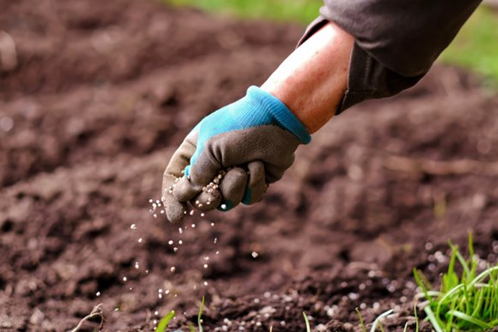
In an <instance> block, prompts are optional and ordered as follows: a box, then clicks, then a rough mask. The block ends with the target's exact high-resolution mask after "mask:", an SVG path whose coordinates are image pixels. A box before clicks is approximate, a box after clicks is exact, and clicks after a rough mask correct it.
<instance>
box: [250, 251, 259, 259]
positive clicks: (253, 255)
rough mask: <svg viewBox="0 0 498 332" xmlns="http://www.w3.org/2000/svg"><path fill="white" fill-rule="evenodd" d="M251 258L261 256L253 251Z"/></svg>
mask: <svg viewBox="0 0 498 332" xmlns="http://www.w3.org/2000/svg"><path fill="white" fill-rule="evenodd" d="M251 256H252V258H257V257H258V256H259V255H258V253H257V252H255V251H253V252H252V254H251Z"/></svg>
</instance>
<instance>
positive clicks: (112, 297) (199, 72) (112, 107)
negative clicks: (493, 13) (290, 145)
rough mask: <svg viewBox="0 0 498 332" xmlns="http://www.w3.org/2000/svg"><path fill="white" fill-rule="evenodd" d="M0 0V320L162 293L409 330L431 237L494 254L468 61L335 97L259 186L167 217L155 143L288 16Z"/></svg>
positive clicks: (484, 130)
mask: <svg viewBox="0 0 498 332" xmlns="http://www.w3.org/2000/svg"><path fill="white" fill-rule="evenodd" d="M0 8H2V11H1V12H0V30H2V31H4V33H3V35H1V36H3V37H2V38H4V39H3V40H5V38H6V37H5V33H7V34H8V36H10V37H9V38H11V40H13V41H14V43H15V49H14V52H12V45H11V44H9V43H5V42H4V43H0V44H1V45H2V46H1V47H3V48H0V53H2V52H3V54H10V56H11V57H12V56H13V57H14V58H13V59H14V63H15V66H12V61H11V62H8V60H5V59H7V58H8V57H3V58H1V59H3V60H2V61H3V62H4V63H0V69H1V71H0V188H1V189H0V195H1V196H0V197H1V199H0V253H1V254H0V331H53V330H54V331H64V330H68V329H71V328H74V327H75V326H76V325H77V324H78V322H80V320H81V319H82V318H83V317H85V316H86V315H88V314H89V313H90V312H91V311H92V309H93V308H94V307H95V306H96V305H98V304H99V303H102V304H103V314H104V316H105V324H104V330H106V331H142V330H144V331H149V330H153V329H154V326H155V320H159V319H160V318H161V317H162V316H164V315H165V314H166V313H168V312H169V311H170V310H175V311H176V314H177V316H176V319H175V320H174V321H173V322H172V324H171V325H170V326H174V327H175V328H181V329H183V330H184V331H185V330H188V326H189V324H191V323H193V324H197V314H198V311H199V306H200V301H201V299H202V297H203V296H205V302H206V307H205V309H204V313H203V327H204V330H205V331H241V330H245V331H269V330H270V328H271V327H273V331H304V330H305V323H304V319H303V316H302V312H303V311H304V312H306V313H307V315H308V316H309V318H310V321H311V325H312V327H313V329H314V330H316V331H358V330H360V328H359V324H358V317H357V315H356V312H355V308H356V307H359V308H360V310H361V313H362V316H363V319H364V320H365V321H366V322H369V323H371V322H372V321H373V320H374V319H375V317H377V316H378V315H379V314H381V313H383V312H385V311H386V310H388V309H391V308H393V309H395V314H394V315H393V316H391V317H389V318H387V319H386V320H385V321H384V325H385V326H386V327H387V328H388V330H389V331H401V330H402V329H403V327H404V325H405V323H406V322H407V321H408V322H409V324H410V325H409V326H410V328H411V329H412V330H413V329H414V321H415V320H414V318H413V314H414V313H413V297H414V295H415V294H416V293H417V290H416V287H415V284H414V279H413V277H412V269H413V268H414V267H416V268H419V269H421V270H422V271H423V272H424V273H425V274H426V275H427V276H428V277H429V279H430V280H432V281H435V282H436V284H437V282H438V275H439V274H440V272H442V271H444V268H445V266H446V264H447V258H445V257H446V256H445V254H447V248H448V246H447V241H448V239H451V240H452V241H453V242H454V243H457V244H459V245H465V243H466V241H467V236H468V232H469V231H472V232H473V233H474V239H475V246H476V250H477V253H478V254H479V255H480V256H481V257H482V258H483V259H486V260H488V261H489V262H491V263H496V261H497V256H496V255H497V253H498V223H497V222H496V218H497V217H498V203H497V202H498V189H497V188H498V176H497V175H498V174H497V172H496V169H497V164H495V162H496V156H497V154H498V134H497V133H498V131H497V130H496V129H497V128H498V116H497V115H498V114H497V113H498V98H497V97H496V95H495V94H494V93H491V92H489V91H486V90H484V89H483V88H481V87H480V86H479V82H478V80H477V79H476V78H474V77H473V76H471V75H469V74H466V73H464V72H462V71H461V70H458V69H455V68H448V67H441V66H436V67H435V68H433V70H432V71H431V73H430V74H429V75H428V76H427V77H426V78H425V79H424V80H423V81H422V82H421V83H420V84H418V85H417V86H416V87H415V88H413V89H411V90H409V91H406V92H405V93H403V94H401V95H399V96H398V97H396V98H391V99H386V100H382V101H372V102H368V103H364V104H362V105H360V106H357V107H355V108H354V109H352V110H349V111H347V112H346V113H344V114H343V115H341V116H339V117H337V118H335V119H333V121H331V122H330V123H329V124H328V125H327V126H326V127H325V128H323V130H321V131H320V133H318V134H316V135H314V136H313V141H312V143H311V144H310V145H309V146H306V147H302V148H300V150H299V151H298V153H297V158H296V162H295V164H294V166H293V167H292V168H291V169H290V170H289V172H288V173H287V174H286V175H285V176H284V179H283V180H282V181H280V182H279V183H278V184H275V185H272V187H271V188H270V190H269V192H268V193H267V195H266V197H265V199H264V201H263V202H262V203H260V204H257V205H254V206H251V207H239V208H237V209H235V210H233V211H230V212H228V213H221V212H215V213H210V214H207V215H206V216H205V217H201V216H200V215H199V214H198V213H195V214H194V215H193V216H189V217H188V218H186V221H185V223H184V224H182V225H181V227H182V233H181V234H180V232H179V230H178V228H179V226H178V225H171V224H169V223H167V222H166V220H165V219H164V218H163V217H162V216H161V215H159V216H158V217H157V218H154V217H153V216H151V215H150V214H149V209H150V207H151V204H150V203H149V200H150V199H153V200H156V199H158V198H159V194H160V186H161V176H162V170H163V169H164V167H165V165H166V163H167V161H168V160H169V157H170V156H171V154H172V153H173V151H174V149H175V147H177V146H178V144H179V143H180V142H181V140H182V139H183V137H184V136H185V135H186V133H187V132H188V131H189V130H190V128H192V127H193V126H194V125H195V124H196V123H197V122H198V121H199V120H200V119H201V118H202V117H203V116H205V115H206V114H209V113H210V112H212V111H213V110H216V109H217V108H219V107H221V106H223V105H225V104H227V103H229V102H232V101H234V100H236V99H237V98H239V97H241V96H242V95H243V94H244V92H245V89H246V88H247V87H248V86H250V85H252V84H256V85H258V84H261V83H262V82H263V81H264V79H265V78H266V77H267V76H268V75H269V73H271V72H272V70H274V69H275V68H276V66H278V64H279V62H280V61H282V59H283V58H285V56H286V55H287V54H288V53H289V52H291V50H292V49H293V47H294V45H295V42H296V41H297V40H298V38H299V37H300V34H301V33H302V32H303V27H301V26H293V25H288V24H275V23H268V22H238V21H235V20H231V19H227V18H219V17H211V16H208V15H206V14H203V13H200V12H198V11H195V10H190V9H177V8H171V7H167V6H164V5H162V4H160V3H157V2H152V1H138V0H134V1H132V0H114V1H107V2H105V1H104V2H103V1H98V0H73V1H69V2H68V1H63V0H39V1H36V2H32V1H27V0H23V1H14V2H13V1H9V0H0ZM1 36H0V37H1ZM6 45H7V46H6ZM9 45H10V46H9ZM9 47H10V50H7V51H6V48H9ZM9 52H10V53H9ZM12 54H13V55H12ZM10 60H12V59H10ZM9 64H10V65H9ZM465 160H470V161H472V162H465ZM462 161H464V162H463V163H462ZM462 165H463V166H462ZM211 223H214V225H212V224H211ZM132 224H135V225H136V229H133V228H135V227H132V226H131V225H132ZM194 225H195V228H194ZM179 240H181V241H182V244H179V243H178V241H179ZM169 241H173V245H170V244H169ZM174 247H177V248H178V250H177V251H175V250H174ZM217 252H218V253H217ZM441 253H442V254H443V255H441ZM206 257H209V260H207V259H206ZM137 263H138V265H137ZM204 264H208V265H207V268H204ZM137 267H138V268H137ZM173 267H174V269H173V270H174V271H172V268H173ZM156 311H157V313H156ZM419 314H420V315H422V313H419ZM421 325H422V331H429V330H430V328H429V327H428V326H427V325H426V324H425V323H421ZM83 326H84V328H85V329H87V330H92V328H95V327H98V319H97V320H95V319H94V320H92V321H90V322H86V323H84V324H83Z"/></svg>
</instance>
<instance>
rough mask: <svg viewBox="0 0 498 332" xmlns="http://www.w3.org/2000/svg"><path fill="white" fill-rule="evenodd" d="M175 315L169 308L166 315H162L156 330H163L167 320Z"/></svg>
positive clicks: (157, 331)
mask: <svg viewBox="0 0 498 332" xmlns="http://www.w3.org/2000/svg"><path fill="white" fill-rule="evenodd" d="M174 317H175V311H174V310H171V311H170V312H169V313H168V314H167V315H166V316H164V317H163V318H162V319H161V320H160V321H159V324H158V325H157V328H156V332H164V331H165V330H166V328H167V327H168V324H169V322H171V320H172V319H173V318H174Z"/></svg>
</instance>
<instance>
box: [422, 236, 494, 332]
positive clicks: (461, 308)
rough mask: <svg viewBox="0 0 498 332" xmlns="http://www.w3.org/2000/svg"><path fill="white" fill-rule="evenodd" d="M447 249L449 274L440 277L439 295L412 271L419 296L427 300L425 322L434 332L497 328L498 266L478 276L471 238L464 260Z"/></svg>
mask: <svg viewBox="0 0 498 332" xmlns="http://www.w3.org/2000/svg"><path fill="white" fill-rule="evenodd" d="M450 247H451V252H452V254H451V258H450V262H449V266H448V271H447V272H446V273H444V274H443V276H442V282H441V289H440V290H439V291H437V290H434V288H433V287H432V285H431V284H430V283H429V282H428V280H427V278H425V276H424V275H423V274H422V273H421V272H420V271H417V270H415V271H414V275H415V280H416V281H417V284H418V285H419V287H420V288H421V289H422V292H423V294H422V295H423V297H425V299H427V300H428V304H427V305H426V307H425V309H424V310H425V312H426V314H427V318H428V320H429V321H430V323H431V324H432V326H433V328H434V329H435V330H436V331H437V332H444V331H484V330H490V329H492V328H494V327H496V326H498V265H495V266H493V267H488V268H487V269H486V270H485V271H483V272H481V273H480V274H477V266H478V260H477V259H476V257H475V255H474V249H473V242H472V235H470V236H469V244H468V251H469V258H468V259H467V260H466V259H465V258H464V257H463V255H462V254H461V253H460V251H459V250H458V248H457V247H456V246H454V245H453V244H451V243H450ZM460 270H461V272H460V273H459V272H458V271H460Z"/></svg>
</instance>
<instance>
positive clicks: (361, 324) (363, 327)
mask: <svg viewBox="0 0 498 332" xmlns="http://www.w3.org/2000/svg"><path fill="white" fill-rule="evenodd" d="M356 313H357V314H358V319H359V320H360V326H361V329H362V330H363V332H367V328H366V327H365V323H364V322H363V318H362V317H361V312H360V309H358V308H356Z"/></svg>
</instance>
